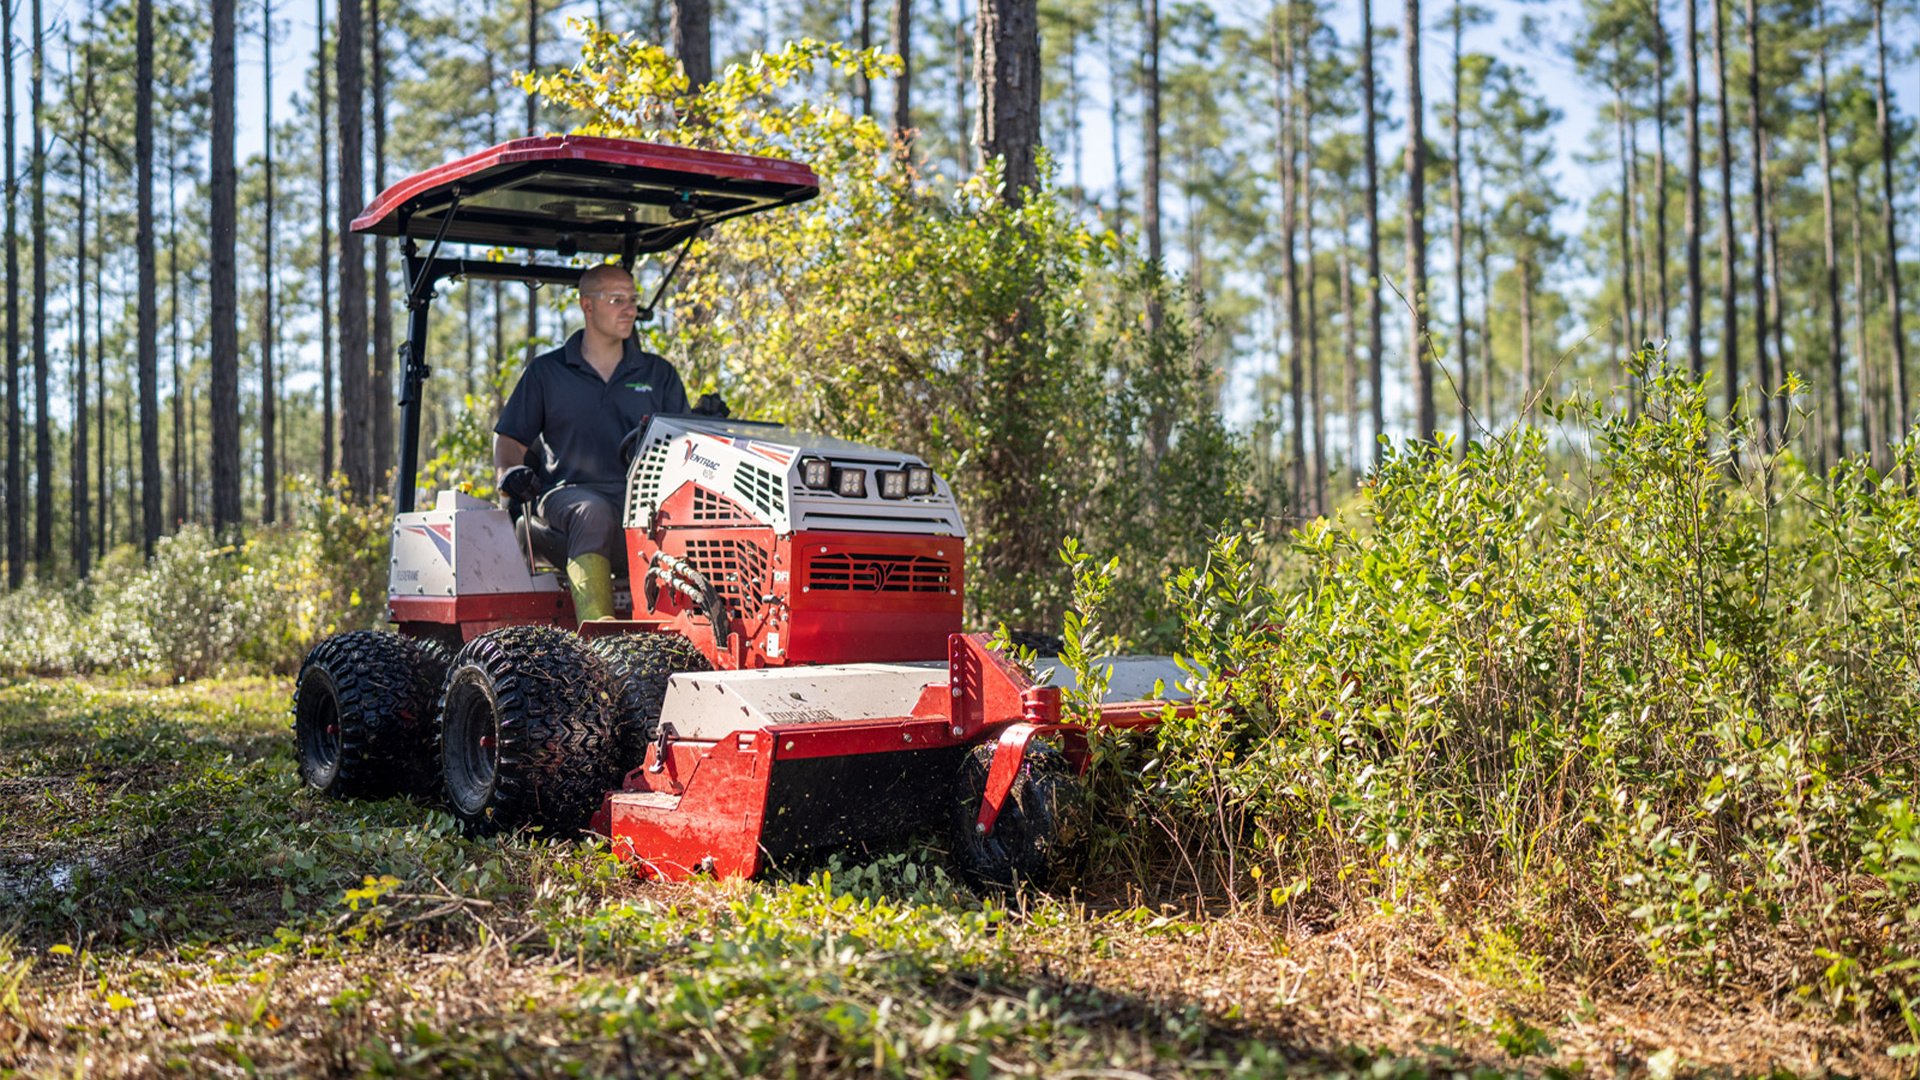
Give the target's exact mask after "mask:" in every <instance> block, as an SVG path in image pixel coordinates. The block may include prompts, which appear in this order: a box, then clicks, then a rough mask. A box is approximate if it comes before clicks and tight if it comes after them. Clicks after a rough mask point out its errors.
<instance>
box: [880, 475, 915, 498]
mask: <svg viewBox="0 0 1920 1080" xmlns="http://www.w3.org/2000/svg"><path fill="white" fill-rule="evenodd" d="M875 475H877V476H879V477H880V497H881V498H883V499H904V498H906V497H907V471H906V470H905V469H901V470H900V471H899V472H882V473H877V474H875Z"/></svg>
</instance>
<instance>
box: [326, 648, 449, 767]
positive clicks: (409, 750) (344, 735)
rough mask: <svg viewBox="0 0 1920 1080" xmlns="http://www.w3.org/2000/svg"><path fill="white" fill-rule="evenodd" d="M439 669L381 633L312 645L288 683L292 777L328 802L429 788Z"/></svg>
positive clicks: (441, 662) (437, 660) (433, 657)
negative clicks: (295, 769) (295, 773)
mask: <svg viewBox="0 0 1920 1080" xmlns="http://www.w3.org/2000/svg"><path fill="white" fill-rule="evenodd" d="M446 670H447V663H446V659H445V658H444V657H442V656H440V655H438V654H436V653H435V652H433V651H432V650H430V649H427V648H423V647H422V646H421V644H420V643H419V642H418V641H415V640H413V639H411V638H405V637H401V636H400V635H399V634H394V633H389V632H387V631H383V630H354V631H351V632H349V633H345V634H338V635H335V636H334V637H330V638H328V639H327V640H325V641H322V642H321V643H320V644H318V645H316V646H314V647H313V651H311V652H309V653H308V654H307V658H306V660H304V661H303V662H302V663H301V665H300V675H299V677H298V678H297V679H296V680H295V682H294V692H293V737H294V756H295V758H296V759H297V760H298V762H299V765H300V779H301V780H303V781H304V782H306V784H307V785H308V786H309V787H312V788H314V789H315V790H317V791H319V792H320V793H322V794H324V795H331V796H333V797H335V798H351V797H365V798H385V797H388V796H391V795H397V794H402V793H421V792H424V791H427V790H430V789H431V787H432V778H433V775H434V769H433V731H434V705H435V695H436V694H438V693H439V690H440V680H441V678H442V677H443V676H444V675H445V673H446Z"/></svg>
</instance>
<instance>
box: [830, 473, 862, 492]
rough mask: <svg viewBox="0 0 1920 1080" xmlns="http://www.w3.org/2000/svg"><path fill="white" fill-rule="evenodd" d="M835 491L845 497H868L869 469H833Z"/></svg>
mask: <svg viewBox="0 0 1920 1080" xmlns="http://www.w3.org/2000/svg"><path fill="white" fill-rule="evenodd" d="M833 490H834V493H835V494H837V495H839V496H840V497H841V498H845V499H864V498H866V497H867V470H865V469H835V470H833Z"/></svg>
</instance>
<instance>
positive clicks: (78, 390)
mask: <svg viewBox="0 0 1920 1080" xmlns="http://www.w3.org/2000/svg"><path fill="white" fill-rule="evenodd" d="M92 23H93V7H92V4H91V3H90V4H89V5H88V9H87V25H86V26H85V28H84V29H85V30H86V32H87V33H88V34H89V35H91V34H93V32H94V27H93V25H92ZM85 53H86V56H85V60H84V62H85V64H86V67H87V75H86V84H85V89H84V90H83V91H82V96H81V97H80V101H81V103H82V104H81V107H80V113H81V115H80V132H79V138H78V140H77V141H76V143H75V145H74V150H75V154H74V157H75V167H74V173H75V176H76V177H77V179H78V181H79V190H78V192H77V194H78V200H77V204H76V206H75V208H74V209H75V214H74V243H73V264H74V274H73V315H74V318H73V368H72V374H71V376H70V377H69V380H68V381H69V383H70V384H71V385H70V389H69V392H70V393H71V394H72V395H73V446H72V447H71V452H70V453H69V455H68V462H69V465H70V468H69V469H68V475H69V479H68V482H67V483H68V487H69V489H70V490H71V492H72V499H73V502H72V508H71V512H70V514H69V518H68V522H69V526H70V528H71V535H70V536H68V538H67V539H68V542H69V545H68V551H69V552H70V554H71V556H72V559H73V572H74V574H75V575H77V576H79V577H86V576H87V573H88V571H89V570H90V569H91V566H90V561H91V558H92V556H93V539H92V537H90V536H89V535H88V531H89V526H90V525H91V524H92V521H91V518H92V514H93V510H92V507H91V506H90V505H89V492H88V490H87V466H88V465H89V464H91V463H90V462H89V461H88V460H87V435H88V432H87V278H88V276H89V274H88V267H87V171H88V168H87V166H88V160H87V154H88V150H89V149H90V147H89V145H88V144H89V143H90V142H91V136H92V134H93V123H92V121H93V113H94V101H93V43H92V41H91V40H89V41H88V43H87V46H86V49H85ZM67 55H68V56H69V57H71V56H72V55H73V42H72V41H71V40H69V41H68V42H67ZM69 81H71V73H69ZM69 92H71V91H69ZM8 135H9V137H11V135H12V132H8ZM95 285H96V287H97V286H98V285H99V282H98V280H97V279H96V281H95ZM104 494H105V493H104V492H102V495H104Z"/></svg>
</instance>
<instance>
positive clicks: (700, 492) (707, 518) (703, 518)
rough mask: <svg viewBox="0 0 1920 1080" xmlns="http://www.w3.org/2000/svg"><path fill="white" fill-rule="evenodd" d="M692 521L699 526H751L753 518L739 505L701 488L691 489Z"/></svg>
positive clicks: (723, 496)
mask: <svg viewBox="0 0 1920 1080" xmlns="http://www.w3.org/2000/svg"><path fill="white" fill-rule="evenodd" d="M693 520H694V521H695V523H697V524H701V525H751V524H753V516H752V515H751V514H748V513H747V512H746V510H745V509H744V508H743V507H741V505H740V504H739V503H737V502H734V501H733V500H732V499H729V498H727V497H726V496H725V495H715V494H714V493H713V492H711V491H708V490H707V489H706V488H703V487H696V488H694V489H693Z"/></svg>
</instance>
